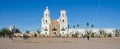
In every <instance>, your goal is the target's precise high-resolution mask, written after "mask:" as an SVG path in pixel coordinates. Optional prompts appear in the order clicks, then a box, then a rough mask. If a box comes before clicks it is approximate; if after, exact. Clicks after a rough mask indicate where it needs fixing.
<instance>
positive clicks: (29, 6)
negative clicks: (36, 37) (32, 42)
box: [0, 0, 120, 31]
mask: <svg viewBox="0 0 120 49" xmlns="http://www.w3.org/2000/svg"><path fill="white" fill-rule="evenodd" d="M46 6H48V7H49V10H50V12H51V18H52V19H58V18H59V16H60V10H66V11H67V16H68V19H69V25H70V27H71V28H72V26H73V25H76V24H79V25H80V27H81V28H84V27H86V22H89V23H90V24H94V25H95V28H120V0H0V28H3V27H9V26H10V25H15V26H16V27H17V28H19V29H20V30H21V31H26V30H30V31H34V30H40V29H41V18H42V17H43V11H44V10H45V7H46Z"/></svg>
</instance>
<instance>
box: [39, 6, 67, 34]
mask: <svg viewBox="0 0 120 49" xmlns="http://www.w3.org/2000/svg"><path fill="white" fill-rule="evenodd" d="M41 21H42V23H41V24H42V26H41V31H42V32H41V34H45V35H47V36H62V35H65V34H67V33H68V18H67V15H66V11H65V10H61V11H60V17H59V18H58V19H57V20H52V19H51V18H50V11H49V9H48V7H46V9H45V10H44V16H43V18H42V19H41Z"/></svg>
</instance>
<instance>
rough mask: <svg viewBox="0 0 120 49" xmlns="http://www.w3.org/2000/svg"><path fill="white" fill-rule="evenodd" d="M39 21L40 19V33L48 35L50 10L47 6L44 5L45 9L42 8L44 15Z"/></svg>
mask: <svg viewBox="0 0 120 49" xmlns="http://www.w3.org/2000/svg"><path fill="white" fill-rule="evenodd" d="M41 21H42V27H41V29H42V30H41V31H42V32H41V34H45V35H49V31H50V30H49V25H50V23H51V19H50V11H49V9H48V7H46V9H45V10H44V16H43V18H42V20H41Z"/></svg>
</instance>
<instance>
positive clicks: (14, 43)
mask: <svg viewBox="0 0 120 49" xmlns="http://www.w3.org/2000/svg"><path fill="white" fill-rule="evenodd" d="M0 49H120V38H91V39H90V40H87V39H84V38H30V39H28V40H23V39H22V38H14V39H13V40H10V39H9V38H0Z"/></svg>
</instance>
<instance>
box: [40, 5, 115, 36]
mask: <svg viewBox="0 0 120 49" xmlns="http://www.w3.org/2000/svg"><path fill="white" fill-rule="evenodd" d="M41 24H42V26H41V34H44V35H46V36H67V35H71V34H76V33H77V34H79V35H84V34H86V32H91V33H94V34H96V35H98V34H100V31H103V32H105V33H107V34H109V33H111V34H115V29H114V28H68V18H67V15H66V11H65V10H61V11H60V17H59V18H58V19H56V20H52V19H51V18H50V11H49V9H48V7H46V9H45V10H44V16H43V18H42V19H41Z"/></svg>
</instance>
